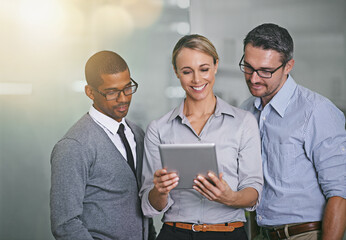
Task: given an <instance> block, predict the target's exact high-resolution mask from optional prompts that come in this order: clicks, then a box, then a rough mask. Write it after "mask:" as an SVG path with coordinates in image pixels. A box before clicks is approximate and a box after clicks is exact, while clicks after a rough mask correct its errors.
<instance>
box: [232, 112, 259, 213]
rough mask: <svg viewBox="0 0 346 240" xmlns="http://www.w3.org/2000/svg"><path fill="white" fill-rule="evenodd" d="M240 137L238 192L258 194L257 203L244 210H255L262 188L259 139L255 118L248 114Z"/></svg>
mask: <svg viewBox="0 0 346 240" xmlns="http://www.w3.org/2000/svg"><path fill="white" fill-rule="evenodd" d="M242 129H243V131H242V136H241V141H240V149H239V155H238V162H239V170H238V171H239V185H238V190H242V189H244V188H249V187H251V188H254V189H256V191H257V192H258V199H257V203H256V204H255V205H254V206H252V207H250V208H246V210H248V211H253V210H255V209H256V207H257V205H258V204H259V201H260V199H261V193H262V186H263V172H262V158H261V139H260V135H259V130H258V124H257V121H256V119H255V117H254V116H253V115H252V114H251V113H250V112H248V113H247V114H246V116H245V118H244V121H243V125H242Z"/></svg>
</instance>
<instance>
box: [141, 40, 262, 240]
mask: <svg viewBox="0 0 346 240" xmlns="http://www.w3.org/2000/svg"><path fill="white" fill-rule="evenodd" d="M172 64H173V68H174V71H175V73H176V76H177V78H178V79H179V80H180V83H181V86H182V88H183V89H184V90H185V92H186V98H185V99H184V101H183V102H182V103H181V104H180V105H179V106H178V107H176V108H175V109H173V110H172V111H170V112H169V113H167V114H166V115H164V116H163V117H162V118H160V119H158V120H154V121H153V122H151V123H150V125H149V126H148V129H147V133H146V137H145V157H144V163H143V177H142V180H143V187H142V189H141V191H140V195H141V197H142V208H143V213H144V215H146V216H150V217H153V216H155V215H157V214H160V213H164V216H163V219H162V220H163V222H164V224H163V227H162V229H161V232H160V234H159V236H158V238H157V239H158V240H160V239H165V240H170V239H174V240H177V239H213V240H214V239H247V236H246V232H245V230H244V227H243V225H244V222H245V221H246V220H245V214H244V208H247V209H248V210H254V209H255V207H256V205H257V203H258V199H259V196H260V193H261V191H262V184H263V178H262V167H261V155H260V137H259V131H258V127H257V122H256V120H255V118H254V117H253V116H252V115H251V114H250V113H248V112H246V111H243V110H240V109H238V108H235V107H233V106H231V105H229V104H227V103H226V102H224V101H223V100H222V99H220V98H218V97H217V96H215V95H214V92H213V86H214V83H215V74H216V72H217V69H218V64H219V57H218V54H217V52H216V49H215V47H214V46H213V44H212V43H211V42H210V41H209V40H208V39H207V38H205V37H203V36H200V35H196V34H195V35H187V36H184V37H182V38H181V39H180V40H179V41H178V43H177V44H176V46H175V48H174V50H173V56H172ZM163 143H170V144H171V143H215V144H216V152H217V157H218V168H219V171H220V175H219V176H215V174H212V173H209V175H208V177H209V178H210V180H211V181H212V182H213V184H212V183H210V182H209V181H208V180H207V179H206V178H205V177H203V176H198V177H196V179H195V182H194V183H195V185H194V189H188V190H174V188H175V187H176V186H177V184H178V182H179V176H178V175H177V174H176V173H174V172H167V170H166V169H163V167H162V165H161V160H160V155H159V150H158V146H159V144H163Z"/></svg>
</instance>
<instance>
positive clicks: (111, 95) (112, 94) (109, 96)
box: [91, 78, 138, 101]
mask: <svg viewBox="0 0 346 240" xmlns="http://www.w3.org/2000/svg"><path fill="white" fill-rule="evenodd" d="M131 82H132V83H133V84H134V85H131V86H128V87H125V88H124V89H122V90H118V89H116V90H111V91H109V92H106V93H103V92H101V91H99V90H98V89H97V88H94V87H93V86H91V87H92V88H93V89H94V90H95V91H96V92H98V93H99V94H101V95H102V96H104V97H105V98H106V100H107V101H111V100H115V99H117V98H118V97H119V96H120V93H121V92H123V93H124V95H125V96H129V95H132V94H134V93H135V92H136V91H137V88H138V83H136V82H135V80H133V79H132V78H131Z"/></svg>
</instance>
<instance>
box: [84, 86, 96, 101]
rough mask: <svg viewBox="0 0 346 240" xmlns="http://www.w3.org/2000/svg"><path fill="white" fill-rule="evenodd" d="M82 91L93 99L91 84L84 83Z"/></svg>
mask: <svg viewBox="0 0 346 240" xmlns="http://www.w3.org/2000/svg"><path fill="white" fill-rule="evenodd" d="M84 92H85V94H86V95H87V96H88V97H89V98H90V99H91V100H93V101H94V98H95V96H94V92H93V90H92V87H91V86H89V85H85V87H84Z"/></svg>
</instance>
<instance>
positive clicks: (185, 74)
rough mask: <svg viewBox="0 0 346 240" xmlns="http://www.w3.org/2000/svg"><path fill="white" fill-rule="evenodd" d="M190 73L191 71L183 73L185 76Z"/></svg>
mask: <svg viewBox="0 0 346 240" xmlns="http://www.w3.org/2000/svg"><path fill="white" fill-rule="evenodd" d="M189 73H191V71H183V74H184V75H187V74H189Z"/></svg>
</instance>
